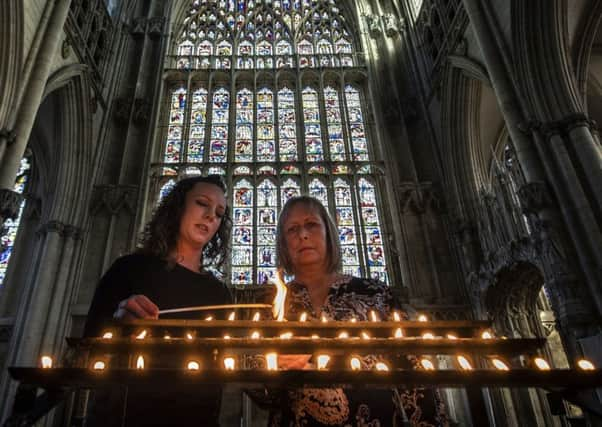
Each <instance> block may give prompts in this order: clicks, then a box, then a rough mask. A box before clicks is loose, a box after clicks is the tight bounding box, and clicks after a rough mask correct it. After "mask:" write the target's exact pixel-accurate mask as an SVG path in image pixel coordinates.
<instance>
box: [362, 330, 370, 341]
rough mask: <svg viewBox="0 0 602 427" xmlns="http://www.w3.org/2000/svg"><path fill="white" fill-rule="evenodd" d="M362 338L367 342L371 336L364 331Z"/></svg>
mask: <svg viewBox="0 0 602 427" xmlns="http://www.w3.org/2000/svg"><path fill="white" fill-rule="evenodd" d="M362 338H363V339H365V340H369V339H370V335H368V334H367V333H366V332H364V331H362Z"/></svg>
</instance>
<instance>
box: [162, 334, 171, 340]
mask: <svg viewBox="0 0 602 427" xmlns="http://www.w3.org/2000/svg"><path fill="white" fill-rule="evenodd" d="M163 339H164V340H170V339H171V336H170V335H169V334H165V336H164V337H163Z"/></svg>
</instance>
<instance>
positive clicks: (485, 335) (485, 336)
mask: <svg viewBox="0 0 602 427" xmlns="http://www.w3.org/2000/svg"><path fill="white" fill-rule="evenodd" d="M481 338H483V339H484V340H490V339H493V334H492V333H491V332H489V331H484V332H483V333H482V334H481Z"/></svg>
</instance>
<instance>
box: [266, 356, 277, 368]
mask: <svg viewBox="0 0 602 427" xmlns="http://www.w3.org/2000/svg"><path fill="white" fill-rule="evenodd" d="M265 360H266V362H267V364H268V371H277V370H278V353H273V352H272V353H267V354H266V355H265Z"/></svg>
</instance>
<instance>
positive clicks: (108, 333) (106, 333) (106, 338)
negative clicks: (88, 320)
mask: <svg viewBox="0 0 602 427" xmlns="http://www.w3.org/2000/svg"><path fill="white" fill-rule="evenodd" d="M102 337H103V338H104V339H105V340H110V339H111V338H113V332H111V331H107V332H105V333H104V334H102Z"/></svg>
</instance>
